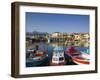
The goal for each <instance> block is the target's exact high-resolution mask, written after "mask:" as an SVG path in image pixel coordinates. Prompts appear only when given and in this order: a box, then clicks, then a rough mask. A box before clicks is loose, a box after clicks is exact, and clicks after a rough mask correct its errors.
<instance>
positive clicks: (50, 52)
mask: <svg viewBox="0 0 100 80" xmlns="http://www.w3.org/2000/svg"><path fill="white" fill-rule="evenodd" d="M36 45H39V49H40V50H43V49H44V50H46V51H47V55H48V56H46V57H45V58H44V59H43V60H41V61H34V60H32V61H28V57H27V56H26V67H40V66H51V65H50V62H51V60H52V55H53V49H54V48H55V47H57V46H62V47H63V48H64V57H65V60H66V64H65V65H77V64H76V63H74V62H73V60H72V58H71V57H70V56H69V55H67V52H66V50H67V48H68V47H69V46H68V45H64V44H60V43H45V42H40V43H34V44H32V45H31V46H30V47H31V48H34V47H35V46H36ZM74 47H75V49H77V50H79V51H83V52H86V51H87V50H88V52H86V53H87V54H89V47H84V46H74ZM28 48H29V47H28ZM26 54H28V52H27V51H26Z"/></svg>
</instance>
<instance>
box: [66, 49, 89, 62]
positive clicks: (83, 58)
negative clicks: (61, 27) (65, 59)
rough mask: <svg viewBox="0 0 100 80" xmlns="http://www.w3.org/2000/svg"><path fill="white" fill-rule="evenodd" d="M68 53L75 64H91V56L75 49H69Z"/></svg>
mask: <svg viewBox="0 0 100 80" xmlns="http://www.w3.org/2000/svg"><path fill="white" fill-rule="evenodd" d="M66 53H67V54H68V55H69V56H71V57H72V60H73V62H75V63H76V64H89V59H90V58H89V57H90V56H89V54H87V53H85V52H82V51H79V50H77V49H75V47H70V48H68V49H67V51H66Z"/></svg>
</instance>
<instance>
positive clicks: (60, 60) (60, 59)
mask: <svg viewBox="0 0 100 80" xmlns="http://www.w3.org/2000/svg"><path fill="white" fill-rule="evenodd" d="M64 64H66V61H65V57H64V49H63V47H55V48H54V50H53V55H52V61H51V65H54V66H57V65H64Z"/></svg>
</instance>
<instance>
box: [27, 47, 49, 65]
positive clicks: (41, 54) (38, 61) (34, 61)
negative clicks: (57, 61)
mask: <svg viewBox="0 0 100 80" xmlns="http://www.w3.org/2000/svg"><path fill="white" fill-rule="evenodd" d="M27 55H28V57H27V58H26V65H27V66H30V65H32V66H38V65H42V63H43V62H44V61H45V60H46V58H47V57H48V54H47V50H40V49H39V48H37V49H31V50H28V51H27ZM27 55H26V56H27Z"/></svg>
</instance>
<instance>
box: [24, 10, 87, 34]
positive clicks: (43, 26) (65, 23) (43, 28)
mask: <svg viewBox="0 0 100 80" xmlns="http://www.w3.org/2000/svg"><path fill="white" fill-rule="evenodd" d="M33 31H39V32H47V33H53V32H61V33H88V32H89V15H76V14H51V13H33V12H26V32H33Z"/></svg>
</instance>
